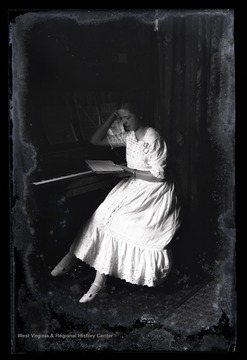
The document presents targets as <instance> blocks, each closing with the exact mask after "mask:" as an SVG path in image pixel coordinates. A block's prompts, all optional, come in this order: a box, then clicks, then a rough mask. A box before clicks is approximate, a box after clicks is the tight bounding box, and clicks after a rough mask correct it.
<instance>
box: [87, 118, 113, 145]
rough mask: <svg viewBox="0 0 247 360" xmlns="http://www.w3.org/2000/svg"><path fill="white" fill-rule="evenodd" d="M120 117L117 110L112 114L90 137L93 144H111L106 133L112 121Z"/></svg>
mask: <svg viewBox="0 0 247 360" xmlns="http://www.w3.org/2000/svg"><path fill="white" fill-rule="evenodd" d="M117 118H118V114H117V112H114V113H113V114H111V115H110V116H109V117H108V119H107V120H106V121H105V122H104V123H103V124H102V125H101V126H100V127H99V128H98V129H97V130H96V131H95V133H94V134H93V136H92V137H91V139H90V142H91V144H93V145H100V146H110V144H109V141H108V140H107V137H106V134H107V131H108V130H109V128H110V126H111V125H112V123H113V122H114V121H115V120H116V119H117Z"/></svg>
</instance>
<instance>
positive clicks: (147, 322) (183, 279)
mask: <svg viewBox="0 0 247 360" xmlns="http://www.w3.org/2000/svg"><path fill="white" fill-rule="evenodd" d="M51 269H52V267H51V265H48V266H47V264H46V262H45V261H44V259H42V256H41V257H38V256H36V257H32V256H29V262H28V267H27V272H26V274H25V275H24V274H23V275H24V277H25V279H26V280H25V282H23V281H22V282H20V284H19V285H18V291H17V293H16V304H17V305H16V308H17V311H16V313H17V315H16V322H15V333H16V334H17V335H16V336H15V337H14V338H13V348H14V349H15V352H17V353H18V352H21V353H23V352H24V353H25V352H27V353H33V352H34V353H35V352H82V351H85V352H88V351H93V352H102V351H103V352H147V353H148V352H233V351H234V350H235V343H236V339H235V333H234V324H232V321H231V320H230V317H229V314H228V312H227V306H225V305H224V304H223V305H222V301H219V298H220V289H221V288H222V287H221V286H220V284H219V279H215V277H214V276H212V274H210V273H208V272H205V271H202V270H200V271H194V273H193V272H192V271H191V270H190V272H189V273H187V272H186V271H185V270H186V269H183V268H178V267H174V268H173V269H172V271H171V272H170V274H169V276H168V278H167V279H166V281H165V282H164V283H163V284H162V285H161V286H159V287H157V288H148V287H146V286H144V287H140V286H136V285H132V284H128V283H126V282H125V281H123V280H120V279H116V278H113V277H108V279H107V288H106V290H105V291H103V292H102V293H100V294H99V295H98V297H97V298H95V299H94V301H92V302H91V303H87V304H80V303H79V302H78V300H79V298H80V297H81V296H82V295H83V293H84V292H85V291H86V290H87V289H88V287H89V286H90V284H91V282H92V280H93V278H94V274H95V273H94V269H92V268H90V267H89V266H88V265H85V264H84V263H80V264H79V265H78V266H76V267H75V268H74V269H73V270H72V271H70V273H68V274H66V275H64V276H62V277H56V278H54V277H52V276H50V270H51ZM197 270H198V269H197ZM34 273H35V274H36V276H33V274H34ZM30 289H32V291H31V292H30ZM221 298H222V296H221ZM223 298H224V296H223Z"/></svg>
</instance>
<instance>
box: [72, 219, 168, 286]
mask: <svg viewBox="0 0 247 360" xmlns="http://www.w3.org/2000/svg"><path fill="white" fill-rule="evenodd" d="M70 250H71V251H72V252H73V253H74V254H75V256H76V257H77V258H78V259H80V260H81V261H84V262H85V263H86V264H88V265H89V266H91V267H93V268H94V269H96V270H97V271H99V272H100V273H102V274H105V275H111V276H114V277H117V278H120V279H122V280H125V281H126V282H128V283H131V284H135V285H142V286H144V285H146V286H148V287H154V286H157V285H159V284H160V283H161V282H162V281H163V280H164V279H165V278H166V276H167V274H168V272H169V270H170V266H171V264H170V259H169V254H168V250H167V249H165V250H157V249H151V248H150V247H149V248H145V245H143V246H140V245H137V244H132V243H129V242H126V241H125V240H122V239H119V238H118V239H117V238H116V237H114V236H112V234H110V233H109V232H107V231H106V230H105V228H103V227H102V228H100V227H99V226H96V224H95V223H92V222H91V223H89V225H88V226H86V228H85V229H84V230H83V232H82V233H81V234H80V235H79V236H78V238H77V239H76V240H75V242H74V243H73V244H72V245H71V248H70Z"/></svg>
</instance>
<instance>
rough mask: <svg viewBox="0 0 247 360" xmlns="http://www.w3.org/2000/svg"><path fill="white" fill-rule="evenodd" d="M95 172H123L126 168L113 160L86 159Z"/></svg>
mask: <svg viewBox="0 0 247 360" xmlns="http://www.w3.org/2000/svg"><path fill="white" fill-rule="evenodd" d="M85 161H86V163H87V164H88V166H89V167H90V168H91V169H92V170H93V171H95V172H123V171H124V170H123V169H122V168H121V167H120V166H118V165H116V164H114V162H113V161H111V160H85Z"/></svg>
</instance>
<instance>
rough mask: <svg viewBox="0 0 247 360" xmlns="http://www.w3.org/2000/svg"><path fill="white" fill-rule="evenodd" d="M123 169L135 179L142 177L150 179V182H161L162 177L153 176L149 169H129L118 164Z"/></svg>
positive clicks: (146, 179)
mask: <svg viewBox="0 0 247 360" xmlns="http://www.w3.org/2000/svg"><path fill="white" fill-rule="evenodd" d="M119 166H120V167H121V168H122V169H123V170H125V172H127V173H128V174H129V175H130V176H133V177H135V178H137V179H142V180H145V181H150V182H163V181H164V180H163V179H159V178H157V177H155V176H153V174H151V172H150V171H144V170H136V169H131V168H128V167H127V166H123V165H119Z"/></svg>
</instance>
